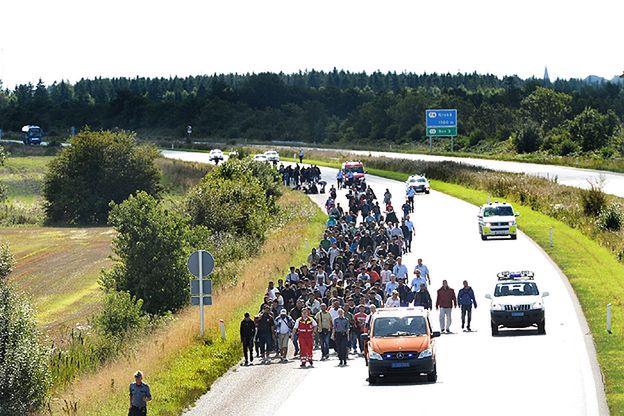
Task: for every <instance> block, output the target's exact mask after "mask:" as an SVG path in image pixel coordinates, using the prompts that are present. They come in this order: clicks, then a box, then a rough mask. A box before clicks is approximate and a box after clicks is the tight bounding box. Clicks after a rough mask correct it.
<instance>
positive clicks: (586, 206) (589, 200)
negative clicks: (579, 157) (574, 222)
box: [580, 180, 607, 217]
mask: <svg viewBox="0 0 624 416" xmlns="http://www.w3.org/2000/svg"><path fill="white" fill-rule="evenodd" d="M603 182H604V181H602V180H598V181H589V189H581V190H580V193H581V202H582V205H583V212H584V213H585V215H587V216H589V217H596V216H598V215H599V214H600V212H601V211H602V210H603V208H604V207H605V205H606V204H607V195H606V194H605V193H604V191H603V190H602V188H603Z"/></svg>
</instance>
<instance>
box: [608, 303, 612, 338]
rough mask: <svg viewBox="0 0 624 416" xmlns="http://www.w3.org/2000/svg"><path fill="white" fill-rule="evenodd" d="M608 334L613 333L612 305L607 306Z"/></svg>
mask: <svg viewBox="0 0 624 416" xmlns="http://www.w3.org/2000/svg"><path fill="white" fill-rule="evenodd" d="M607 332H608V333H611V304H610V303H609V304H608V305H607Z"/></svg>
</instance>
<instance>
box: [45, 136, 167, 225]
mask: <svg viewBox="0 0 624 416" xmlns="http://www.w3.org/2000/svg"><path fill="white" fill-rule="evenodd" d="M71 144H72V146H71V147H66V148H64V149H63V151H62V152H61V153H60V154H59V155H58V157H56V158H55V159H54V160H53V161H52V162H51V163H50V165H49V170H48V172H47V174H46V176H45V178H44V186H43V194H44V197H45V199H46V201H47V202H46V216H47V220H48V221H49V222H52V223H55V222H64V223H67V224H105V223H106V220H107V219H108V213H109V211H110V205H109V204H110V202H111V201H113V202H115V203H120V202H122V201H123V200H125V199H126V198H127V197H128V196H130V195H132V194H134V193H136V192H137V191H145V192H147V193H148V194H150V195H155V196H157V195H159V193H160V192H161V188H160V184H159V179H160V174H159V171H158V168H157V167H156V165H155V164H154V160H155V159H156V158H158V157H159V153H158V151H157V150H156V148H155V147H153V146H149V145H142V146H139V145H137V143H136V140H135V136H134V134H132V133H126V132H110V131H100V132H92V131H89V130H85V131H82V132H80V133H79V134H78V135H77V136H75V137H74V138H73V139H72V141H71Z"/></svg>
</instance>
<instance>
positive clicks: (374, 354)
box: [368, 351, 383, 360]
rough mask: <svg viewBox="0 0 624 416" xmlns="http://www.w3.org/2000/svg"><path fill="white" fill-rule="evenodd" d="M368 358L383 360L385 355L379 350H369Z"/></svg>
mask: <svg viewBox="0 0 624 416" xmlns="http://www.w3.org/2000/svg"><path fill="white" fill-rule="evenodd" d="M368 359H369V360H383V357H382V356H381V354H379V353H378V352H375V351H369V352H368Z"/></svg>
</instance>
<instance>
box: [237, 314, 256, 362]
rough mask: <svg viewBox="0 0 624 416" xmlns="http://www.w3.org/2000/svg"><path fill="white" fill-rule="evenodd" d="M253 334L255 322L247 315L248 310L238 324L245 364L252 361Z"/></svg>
mask: <svg viewBox="0 0 624 416" xmlns="http://www.w3.org/2000/svg"><path fill="white" fill-rule="evenodd" d="M255 336H256V324H255V323H254V321H253V320H252V319H251V318H250V317H249V312H245V318H243V320H242V321H241V324H240V339H241V342H242V343H243V354H244V355H245V365H246V366H247V365H249V363H251V362H252V361H253V340H254V337H255ZM248 353H249V354H248ZM247 355H249V358H247Z"/></svg>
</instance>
